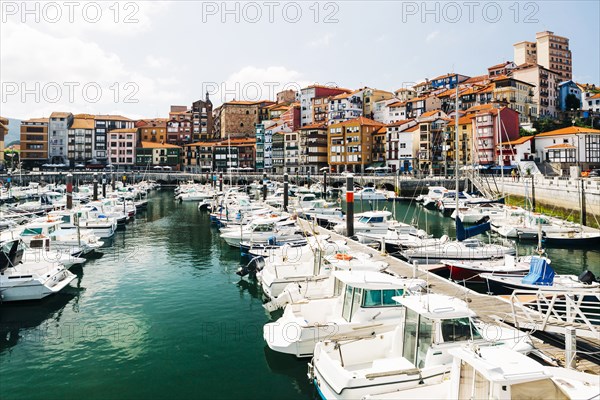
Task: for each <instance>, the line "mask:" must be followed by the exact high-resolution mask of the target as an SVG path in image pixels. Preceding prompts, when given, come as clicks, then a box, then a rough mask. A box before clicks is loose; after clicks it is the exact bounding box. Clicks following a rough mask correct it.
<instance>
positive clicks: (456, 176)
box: [454, 75, 458, 218]
mask: <svg viewBox="0 0 600 400" xmlns="http://www.w3.org/2000/svg"><path fill="white" fill-rule="evenodd" d="M454 108H455V110H454V178H455V180H456V182H455V189H456V191H455V192H454V195H455V197H456V218H458V75H457V76H456V102H455V107H454Z"/></svg>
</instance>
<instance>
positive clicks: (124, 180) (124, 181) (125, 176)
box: [123, 173, 127, 187]
mask: <svg viewBox="0 0 600 400" xmlns="http://www.w3.org/2000/svg"><path fill="white" fill-rule="evenodd" d="M125 186H127V175H125V173H123V187H125Z"/></svg>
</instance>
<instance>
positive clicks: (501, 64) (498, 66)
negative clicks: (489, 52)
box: [488, 61, 512, 69]
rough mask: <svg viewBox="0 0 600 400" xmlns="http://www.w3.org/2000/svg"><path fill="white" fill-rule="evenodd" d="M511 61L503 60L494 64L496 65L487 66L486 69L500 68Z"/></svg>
mask: <svg viewBox="0 0 600 400" xmlns="http://www.w3.org/2000/svg"><path fill="white" fill-rule="evenodd" d="M511 62H512V61H505V62H503V63H500V64H496V65H492V66H491V67H489V68H488V69H498V68H502V67H506V66H507V65H508V64H510V63H511Z"/></svg>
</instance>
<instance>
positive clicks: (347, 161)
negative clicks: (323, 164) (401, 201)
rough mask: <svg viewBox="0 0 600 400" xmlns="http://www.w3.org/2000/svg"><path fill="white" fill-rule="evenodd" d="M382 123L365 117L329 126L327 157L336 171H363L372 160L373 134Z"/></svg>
mask: <svg viewBox="0 0 600 400" xmlns="http://www.w3.org/2000/svg"><path fill="white" fill-rule="evenodd" d="M383 126H384V125H383V124H382V123H380V122H377V121H373V120H371V119H368V118H365V117H358V118H355V119H352V120H349V121H345V122H341V123H338V124H333V125H330V126H329V134H328V151H327V154H328V156H327V159H328V162H329V165H330V167H331V168H332V169H333V170H335V171H336V172H342V171H350V172H361V173H364V171H365V168H367V167H368V166H369V165H370V164H371V162H372V146H373V134H375V132H377V131H378V130H379V129H381V127H383Z"/></svg>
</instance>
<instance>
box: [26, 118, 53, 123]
mask: <svg viewBox="0 0 600 400" xmlns="http://www.w3.org/2000/svg"><path fill="white" fill-rule="evenodd" d="M21 122H22V123H27V122H31V123H34V122H45V123H48V118H31V119H28V120H25V121H21Z"/></svg>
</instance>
